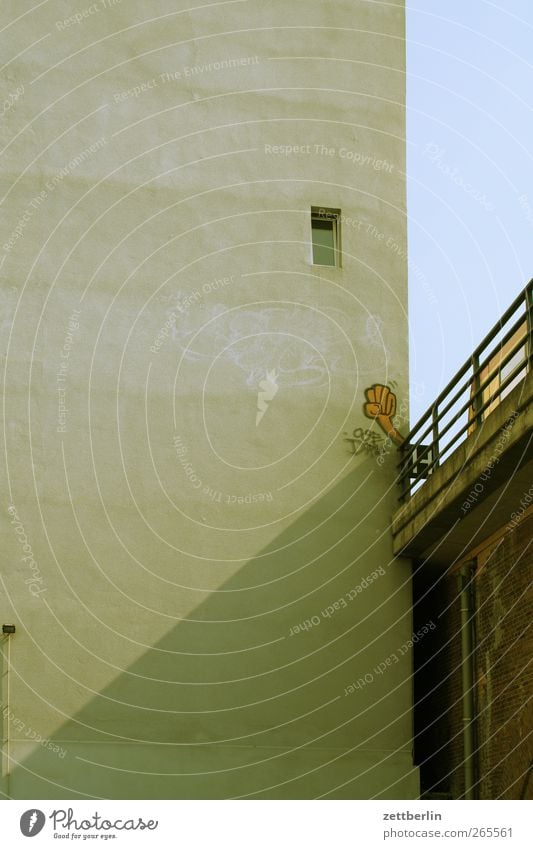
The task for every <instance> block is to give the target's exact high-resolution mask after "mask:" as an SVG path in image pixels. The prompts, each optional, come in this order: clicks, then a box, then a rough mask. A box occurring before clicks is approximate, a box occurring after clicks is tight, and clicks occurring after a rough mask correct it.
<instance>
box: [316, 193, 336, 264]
mask: <svg viewBox="0 0 533 849" xmlns="http://www.w3.org/2000/svg"><path fill="white" fill-rule="evenodd" d="M340 214H341V211H340V209H326V208H325V207H323V206H312V207H311V235H312V239H313V265H330V266H331V265H333V266H340V264H341V262H340V258H341V251H340V241H341V240H340V235H341V233H340Z"/></svg>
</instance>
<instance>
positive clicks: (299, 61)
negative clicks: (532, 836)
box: [0, 0, 418, 798]
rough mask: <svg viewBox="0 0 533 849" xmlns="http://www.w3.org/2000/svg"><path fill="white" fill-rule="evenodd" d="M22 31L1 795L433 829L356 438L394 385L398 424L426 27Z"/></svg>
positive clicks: (274, 15)
mask: <svg viewBox="0 0 533 849" xmlns="http://www.w3.org/2000/svg"><path fill="white" fill-rule="evenodd" d="M195 5H196V6H197V8H194V7H195ZM24 11H25V12H26V11H27V14H23V12H22V11H21V8H20V3H15V2H7V3H4V4H3V14H4V16H7V20H8V21H12V23H11V25H10V26H9V28H8V30H7V31H4V33H3V36H4V38H5V45H6V50H7V58H10V57H12V58H11V61H10V63H9V67H8V72H7V73H6V77H5V79H4V81H3V87H4V88H3V93H4V95H5V96H6V97H7V96H8V95H9V94H10V93H14V92H15V93H16V92H17V91H19V92H20V93H19V95H18V96H17V97H13V98H11V101H12V102H11V105H10V106H9V109H8V115H7V116H6V117H8V118H9V121H8V122H6V129H5V130H4V137H3V143H4V145H5V146H6V150H5V153H4V155H3V158H2V160H1V162H2V166H1V167H2V191H3V193H6V195H7V196H8V199H9V206H6V203H4V204H3V205H2V207H1V208H0V209H1V210H2V213H1V214H2V221H1V226H2V234H3V235H2V245H3V248H2V252H3V256H4V259H3V260H2V263H3V264H2V267H1V270H0V274H1V277H2V327H3V331H4V341H3V348H2V355H3V370H4V380H5V405H4V416H3V421H4V428H3V438H4V440H5V458H6V463H5V470H4V473H3V479H2V491H3V496H2V534H3V539H4V541H5V544H4V545H3V549H2V578H3V592H4V594H3V596H2V602H1V604H2V613H1V617H2V621H4V622H7V621H13V622H14V623H15V624H16V627H17V633H16V634H15V635H14V636H13V637H11V638H10V640H11V672H10V703H9V705H7V706H6V694H5V689H6V688H3V693H2V701H3V706H4V741H6V740H9V749H8V747H7V744H6V743H5V744H4V760H3V778H2V781H3V785H2V787H3V792H4V794H5V795H7V796H12V797H15V798H24V797H26V798H50V797H58V798H63V797H65V796H77V795H78V796H80V797H90V796H97V797H100V796H104V797H111V798H113V797H130V798H135V797H141V798H147V797H161V798H174V797H178V798H180V797H184V798H187V797H188V798H208V797H228V796H231V797H241V796H250V797H256V798H260V797H279V798H295V797H304V798H308V797H315V796H329V797H332V798H334V797H338V798H341V797H361V798H366V797H372V796H379V797H389V798H401V797H406V798H412V797H416V795H417V791H418V784H417V773H416V770H414V769H413V767H412V756H411V748H412V739H411V738H412V718H411V704H412V690H411V678H410V675H411V656H410V652H409V651H403V652H402V653H399V652H398V649H399V648H401V647H402V646H403V645H404V644H405V643H406V641H408V640H409V638H410V636H411V630H412V624H411V608H410V602H411V594H410V570H409V567H408V564H406V563H405V562H402V561H397V560H394V559H393V556H392V548H391V540H390V535H389V519H390V515H391V513H392V511H393V509H394V507H395V504H396V497H397V493H396V491H395V487H394V478H395V456H394V452H393V451H384V453H383V454H382V456H380V457H379V460H380V462H378V458H377V457H376V455H375V452H374V453H373V451H372V450H368V446H366V447H365V446H364V445H363V444H362V443H361V439H360V438H359V441H357V437H356V441H355V442H354V441H352V442H350V441H347V440H346V438H345V437H346V435H348V436H350V435H351V434H352V433H353V431H354V430H356V432H357V434H358V435H359V437H361V434H364V433H366V431H368V430H370V431H372V433H374V434H375V435H376V437H379V436H380V435H381V434H380V431H379V429H378V428H377V425H375V424H374V423H372V422H371V421H370V420H369V419H368V418H365V416H364V412H363V403H364V400H365V395H364V390H365V389H366V388H367V387H369V386H371V385H372V384H374V383H383V384H390V385H391V386H393V387H394V391H395V393H396V396H397V400H398V414H397V420H398V424H399V426H400V425H401V419H402V418H403V427H404V429H405V421H406V418H407V405H406V398H407V377H408V368H407V320H406V319H407V315H406V305H407V291H406V235H405V176H404V168H405V164H404V159H405V156H404V154H405V150H404V148H405V143H404V133H405V116H404V112H405V102H404V87H405V74H404V71H405V67H404V28H403V27H404V10H403V3H398V4H394V3H388V4H383V5H381V4H378V3H367V2H354V0H341V2H336V3H334V4H332V3H331V2H329V0H323V2H322V0H319V2H313V3H309V2H306V1H305V2H304V0H291V2H290V3H287V2H281V0H273V2H268V3H265V2H260V1H259V0H249V2H220V3H217V4H210V5H205V4H200V3H198V4H195V3H190V2H187V3H183V2H182V0H178V2H173V3H170V2H168V0H157V2H154V3H151V4H150V5H149V8H148V7H147V6H146V4H144V3H140V2H125V0H123V2H118V0H115V2H111V0H106V2H104V0H99V2H98V3H95V4H93V5H92V6H87V7H83V8H81V7H80V8H79V9H78V10H75V9H73V7H72V4H71V3H66V2H65V3H55V4H54V6H53V9H52V7H51V6H50V5H49V4H38V5H36V6H35V8H34V9H31V8H29V9H28V10H24ZM36 42H38V43H36ZM32 45H33V46H32ZM313 205H314V206H324V207H332V208H338V209H341V211H342V267H341V268H323V267H317V266H313V265H312V264H311V250H310V209H311V206H313ZM6 209H9V212H6ZM260 393H263V395H261V396H260ZM265 398H266V399H267V400H266V402H265V403H266V407H265V404H263V405H262V407H261V408H260V409H261V411H262V412H263V416H262V418H261V419H260V421H258V412H259V411H260V410H258V402H259V401H263V400H264V399H265ZM357 429H360V430H357ZM376 444H377V443H376ZM352 449H354V450H355V449H357V453H355V454H352ZM23 557H25V558H27V559H23ZM309 622H310V623H311V625H309ZM302 623H304V624H303V626H301V625H302ZM305 623H307V624H305ZM300 626H301V627H300ZM5 648H6V643H5V642H4V649H5ZM393 656H395V657H396V660H395V661H394V662H392V661H391V658H392V657H393ZM389 661H390V662H389ZM5 662H6V661H5ZM383 663H385V666H386V670H387V671H386V674H381V673H376V672H373V670H375V669H377V668H379V667H380V664H383ZM360 679H362V680H363V684H361V683H359V686H358V687H355V686H352V685H353V684H354V682H355V683H356V684H357V682H358V681H359V682H360ZM2 680H4V679H2ZM350 686H351V689H350ZM6 707H7V710H5V708H6ZM8 752H9V760H8Z"/></svg>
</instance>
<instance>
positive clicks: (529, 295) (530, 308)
mask: <svg viewBox="0 0 533 849" xmlns="http://www.w3.org/2000/svg"><path fill="white" fill-rule="evenodd" d="M524 294H525V301H526V321H527V324H526V326H527V337H526V351H525V353H526V363H527V365H526V371H530V370H531V365H532V363H533V280H530V281H529V284H528V286H526V291H525V293H524Z"/></svg>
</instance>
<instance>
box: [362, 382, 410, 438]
mask: <svg viewBox="0 0 533 849" xmlns="http://www.w3.org/2000/svg"><path fill="white" fill-rule="evenodd" d="M365 395H366V403H365V405H364V407H363V409H364V413H365V416H366V417H367V418H369V419H375V420H376V421H377V423H378V424H379V426H380V427H381V429H382V430H383V431H384V432H385V433H386V434H387V436H389V437H390V438H391V439H393V440H394V442H396V444H397V445H401V444H402V442H403V437H402V436H401V434H399V433H398V431H397V430H396V428H395V427H394V425H393V423H392V418H393V416H394V414H395V413H396V395H395V394H394V392H392V391H391V390H390V389H389V387H388V386H384V385H383V384H381V383H374V385H373V386H370V387H369V388H368V389H365Z"/></svg>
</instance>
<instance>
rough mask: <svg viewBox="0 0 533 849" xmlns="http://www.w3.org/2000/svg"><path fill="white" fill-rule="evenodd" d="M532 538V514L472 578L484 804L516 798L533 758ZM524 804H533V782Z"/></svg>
mask: <svg viewBox="0 0 533 849" xmlns="http://www.w3.org/2000/svg"><path fill="white" fill-rule="evenodd" d="M532 538H533V514H532V513H530V514H529V516H526V517H524V518H523V519H522V521H521V522H520V523H519V524H518V526H517V527H516V528H514V529H512V530H511V531H510V532H507V533H506V534H505V535H504V536H503V538H502V539H501V540H500V542H499V543H497V544H496V546H495V547H494V548H493V549H492V550H491V552H490V554H489V555H488V557H487V559H486V560H485V562H483V559H482V558H480V562H479V567H478V574H477V577H476V596H477V605H476V606H477V615H476V629H477V644H478V650H477V653H476V682H477V688H476V690H477V713H478V732H479V753H478V768H479V782H480V784H479V795H480V797H481V798H483V799H496V798H500V797H501V798H503V799H517V798H520V794H521V792H522V790H523V788H524V781H525V777H526V774H527V770H528V767H529V765H530V763H531V761H532V759H533V735H532V733H531V732H532V730H533V702H532V698H533V665H532V664H531V658H532V657H533V627H532V625H533V556H532V546H531V541H532ZM528 663H529V668H527V669H525V667H526V666H527V664H528ZM528 734H529V735H530V736H529V739H527V737H528ZM532 779H533V776H532ZM527 798H530V799H531V798H533V780H531V781H530V782H529V789H528V794H527Z"/></svg>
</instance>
